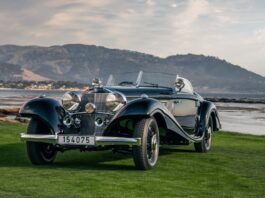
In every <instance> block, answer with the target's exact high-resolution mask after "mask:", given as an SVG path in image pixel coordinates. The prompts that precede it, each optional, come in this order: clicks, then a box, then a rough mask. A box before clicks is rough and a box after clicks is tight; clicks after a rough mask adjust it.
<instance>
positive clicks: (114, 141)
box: [96, 136, 141, 146]
mask: <svg viewBox="0 0 265 198" xmlns="http://www.w3.org/2000/svg"><path fill="white" fill-rule="evenodd" d="M96 144H97V145H138V146H139V145H141V138H124V137H107V136H96Z"/></svg>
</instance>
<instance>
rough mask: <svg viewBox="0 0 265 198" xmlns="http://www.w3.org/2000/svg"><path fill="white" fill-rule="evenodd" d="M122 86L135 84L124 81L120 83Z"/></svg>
mask: <svg viewBox="0 0 265 198" xmlns="http://www.w3.org/2000/svg"><path fill="white" fill-rule="evenodd" d="M119 85H120V86H122V85H135V84H134V82H131V81H122V82H120V83H119Z"/></svg>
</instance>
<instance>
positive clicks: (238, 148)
mask: <svg viewBox="0 0 265 198" xmlns="http://www.w3.org/2000/svg"><path fill="white" fill-rule="evenodd" d="M25 130H26V125H24V124H14V123H3V122H0V197H30V196H32V197H115V198H117V197H126V198H128V197H152V198H154V197H240V198H242V197H265V137H264V136H263V137H258V136H250V135H239V134H233V133H225V132H219V133H216V134H215V136H214V139H213V141H214V142H213V147H212V150H211V152H209V153H207V154H200V153H195V152H194V149H193V145H191V146H188V147H187V146H186V147H185V146H181V147H177V146H175V147H167V148H163V149H162V150H161V155H160V157H159V162H158V166H157V167H156V168H155V169H154V170H151V171H138V170H135V169H134V166H133V160H132V158H131V156H129V155H127V156H124V155H121V154H112V152H111V151H104V152H103V151H100V152H82V153H80V152H79V151H68V152H66V153H64V154H61V153H59V154H58V156H57V159H56V161H55V163H54V164H53V165H52V166H33V165H31V164H30V163H29V161H28V159H27V157H26V151H25V144H24V143H23V142H20V139H19V133H20V132H23V131H25Z"/></svg>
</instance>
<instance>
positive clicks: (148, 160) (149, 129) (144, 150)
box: [133, 118, 159, 170]
mask: <svg viewBox="0 0 265 198" xmlns="http://www.w3.org/2000/svg"><path fill="white" fill-rule="evenodd" d="M133 136H134V137H135V138H139V137H140V138H141V140H142V142H141V146H133V159H134V163H135V166H136V168H137V169H140V170H149V169H152V168H153V167H154V166H155V165H156V163H157V160H158V155H159V129H158V126H157V123H156V120H155V119H154V118H148V119H142V120H140V121H139V122H137V124H136V126H135V130H134V134H133Z"/></svg>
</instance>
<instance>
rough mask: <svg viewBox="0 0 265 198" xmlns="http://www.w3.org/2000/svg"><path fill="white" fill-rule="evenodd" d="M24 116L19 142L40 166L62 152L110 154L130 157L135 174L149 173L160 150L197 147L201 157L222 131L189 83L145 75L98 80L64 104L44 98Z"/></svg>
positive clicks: (162, 75) (211, 110)
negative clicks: (109, 151)
mask: <svg viewBox="0 0 265 198" xmlns="http://www.w3.org/2000/svg"><path fill="white" fill-rule="evenodd" d="M132 79H133V80H132ZM154 81H155V82H156V83H153V82H154ZM20 115H21V116H22V117H30V118H31V121H30V123H29V126H28V130H27V133H22V134H21V139H22V140H25V141H26V145H27V154H28V157H29V159H30V161H31V162H32V163H33V164H36V165H41V164H49V163H52V162H53V161H54V159H55V156H56V153H57V152H58V151H61V152H63V151H66V150H69V149H80V150H81V151H93V150H103V149H112V150H113V151H115V152H122V153H130V154H132V156H133V159H134V163H135V166H136V168H138V169H142V170H147V169H151V168H153V167H154V166H155V165H156V164H157V160H158V156H159V148H160V145H164V144H170V145H189V144H191V143H194V146H195V150H196V151H197V152H207V151H209V150H210V148H211V140H212V134H213V131H218V130H219V129H220V128H221V124H220V120H219V117H218V113H217V110H216V107H215V105H214V104H213V103H211V102H209V101H206V100H204V99H203V98H202V97H201V96H200V95H199V94H197V93H195V92H194V91H193V88H192V85H191V83H190V82H189V81H188V80H187V79H185V78H182V77H179V76H175V75H171V74H166V73H143V72H142V71H140V72H139V73H135V72H131V73H130V72H127V73H120V74H116V75H110V76H109V78H108V80H107V82H106V86H103V85H102V83H101V81H100V80H99V79H95V80H94V81H93V83H92V87H91V88H90V89H88V90H86V91H84V92H76V91H69V92H66V93H65V94H64V95H63V97H62V99H61V101H58V100H56V99H53V98H46V97H45V96H40V97H39V98H35V99H33V100H30V101H29V102H27V103H26V104H24V106H23V107H22V108H21V110H20Z"/></svg>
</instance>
